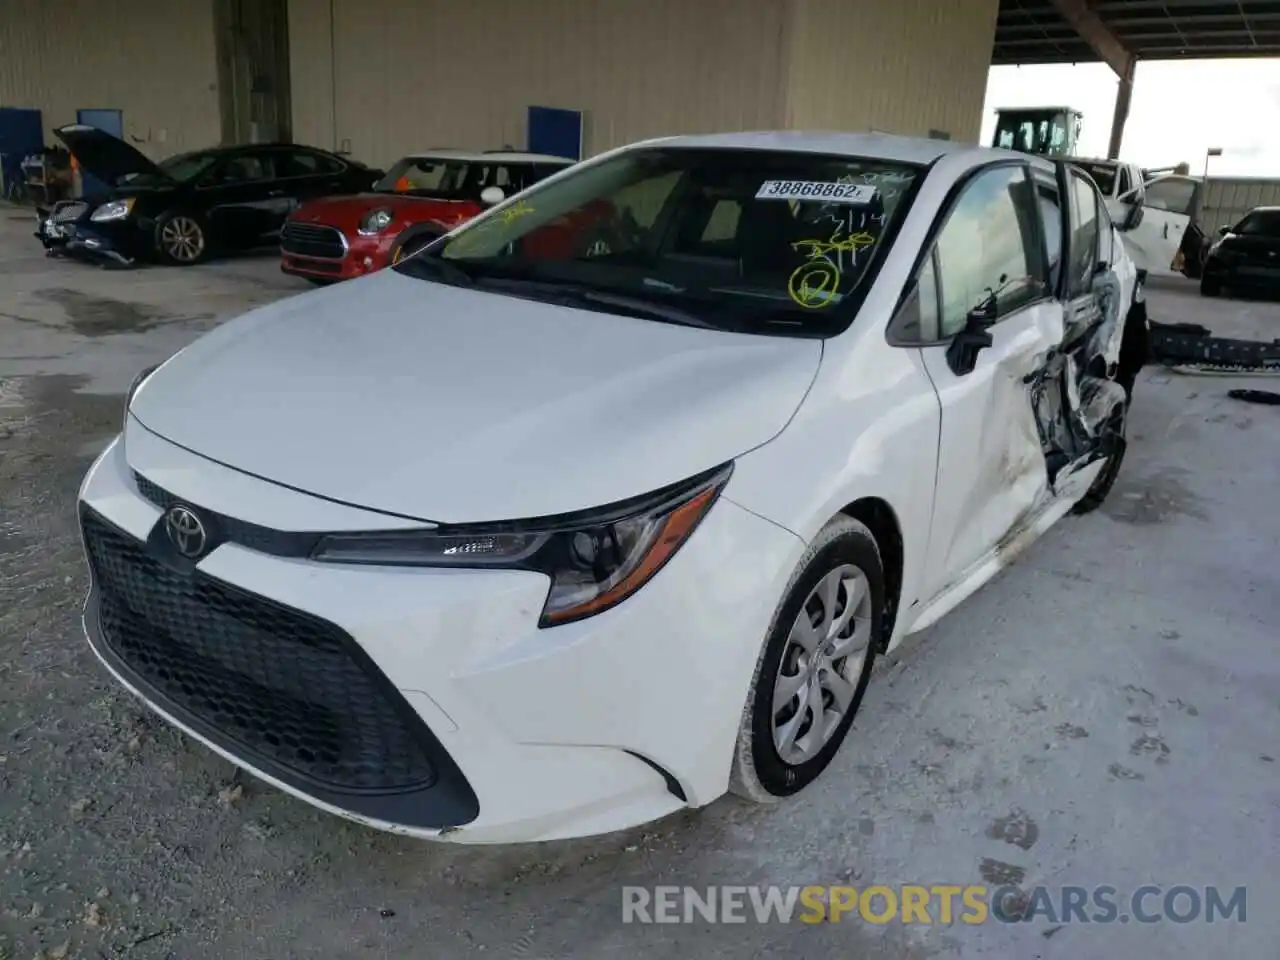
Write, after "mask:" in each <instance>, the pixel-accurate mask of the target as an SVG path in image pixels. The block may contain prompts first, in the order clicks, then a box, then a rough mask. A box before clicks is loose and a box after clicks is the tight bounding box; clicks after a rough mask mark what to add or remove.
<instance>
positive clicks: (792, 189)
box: [756, 180, 876, 203]
mask: <svg viewBox="0 0 1280 960" xmlns="http://www.w3.org/2000/svg"><path fill="white" fill-rule="evenodd" d="M875 195H876V188H875V187H873V186H871V185H870V184H866V183H828V182H823V181H821V180H766V181H765V182H764V183H762V184H760V189H759V190H757V191H756V199H757V200H816V201H819V202H821V203H870V202H871V201H872V200H873V199H874V198H875Z"/></svg>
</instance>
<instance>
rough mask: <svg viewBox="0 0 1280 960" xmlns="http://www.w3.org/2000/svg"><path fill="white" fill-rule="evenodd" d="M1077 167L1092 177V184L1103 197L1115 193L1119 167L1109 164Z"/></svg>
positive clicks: (1080, 164) (1087, 164)
mask: <svg viewBox="0 0 1280 960" xmlns="http://www.w3.org/2000/svg"><path fill="white" fill-rule="evenodd" d="M1076 166H1077V167H1079V168H1080V169H1081V170H1083V171H1084V172H1085V173H1087V174H1088V175H1089V176H1091V177H1093V182H1094V183H1096V184H1097V185H1098V190H1099V191H1101V193H1102V195H1103V196H1104V197H1110V196H1112V195H1113V194H1114V193H1115V189H1116V174H1117V173H1118V172H1119V167H1116V166H1113V165H1112V164H1109V163H1077V164H1076Z"/></svg>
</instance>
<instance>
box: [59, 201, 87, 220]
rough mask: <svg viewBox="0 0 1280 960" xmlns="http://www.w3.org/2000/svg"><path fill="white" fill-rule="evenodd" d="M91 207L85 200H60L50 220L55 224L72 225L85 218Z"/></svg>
mask: <svg viewBox="0 0 1280 960" xmlns="http://www.w3.org/2000/svg"><path fill="white" fill-rule="evenodd" d="M88 209H89V205H88V204H87V203H85V202H84V201H83V200H59V201H58V202H57V203H55V204H54V205H53V210H52V212H51V213H50V215H49V219H50V220H52V221H53V222H54V223H72V222H73V221H75V220H79V219H80V218H81V217H83V216H84V214H85V211H86V210H88Z"/></svg>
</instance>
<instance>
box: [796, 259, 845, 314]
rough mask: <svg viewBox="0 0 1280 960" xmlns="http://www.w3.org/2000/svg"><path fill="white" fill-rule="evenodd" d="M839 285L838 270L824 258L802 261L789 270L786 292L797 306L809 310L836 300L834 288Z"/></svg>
mask: <svg viewBox="0 0 1280 960" xmlns="http://www.w3.org/2000/svg"><path fill="white" fill-rule="evenodd" d="M839 286H840V270H839V268H838V267H836V266H835V264H832V263H828V262H827V261H826V260H812V261H810V262H808V263H802V264H800V266H798V267H796V268H795V270H793V271H791V279H790V280H788V281H787V293H788V294H790V295H791V299H792V300H794V301H795V302H796V304H798V305H799V306H802V307H805V308H807V309H810V310H816V309H818V308H820V307H829V306H830V305H831V304H832V303H834V302H835V300H836V296H835V294H836V288H837V287H839Z"/></svg>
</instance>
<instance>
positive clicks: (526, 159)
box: [405, 148, 576, 167]
mask: <svg viewBox="0 0 1280 960" xmlns="http://www.w3.org/2000/svg"><path fill="white" fill-rule="evenodd" d="M405 159H406V160H462V161H464V162H467V163H558V164H561V165H562V166H566V167H567V166H570V165H572V164H573V163H575V162H576V161H574V160H570V159H569V158H568V157H553V156H551V155H550V154H547V153H526V152H525V151H523V150H488V151H485V150H454V149H452V148H446V149H442V150H426V151H423V152H421V153H411V154H409V155H408V156H406V157H405Z"/></svg>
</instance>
